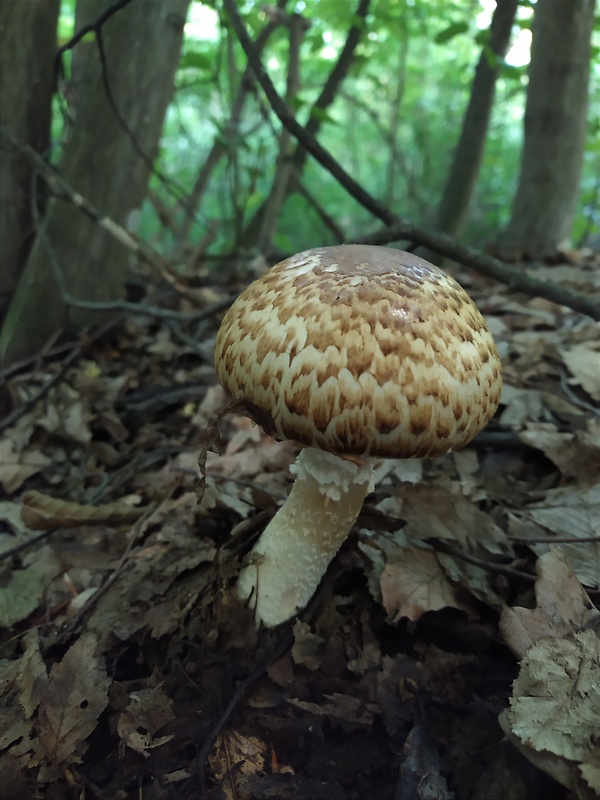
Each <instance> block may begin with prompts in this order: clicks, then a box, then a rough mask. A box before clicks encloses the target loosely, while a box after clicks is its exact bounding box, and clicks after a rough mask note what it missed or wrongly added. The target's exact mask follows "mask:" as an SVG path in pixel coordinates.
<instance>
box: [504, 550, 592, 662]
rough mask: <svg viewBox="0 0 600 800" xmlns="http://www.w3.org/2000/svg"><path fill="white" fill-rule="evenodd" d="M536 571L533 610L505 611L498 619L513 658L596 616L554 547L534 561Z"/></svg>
mask: <svg viewBox="0 0 600 800" xmlns="http://www.w3.org/2000/svg"><path fill="white" fill-rule="evenodd" d="M536 571H537V574H538V577H537V579H536V582H535V598H536V607H535V608H534V609H530V608H520V607H515V608H505V609H504V610H503V611H502V614H501V616H500V632H501V633H502V635H503V637H504V640H505V641H506V643H507V645H508V646H509V647H510V649H511V650H512V651H513V653H514V654H515V655H516V656H517V658H523V656H524V655H525V653H526V652H527V651H528V650H529V649H530V648H531V647H532V646H533V645H534V644H536V642H538V641H540V640H541V639H544V638H550V637H554V638H556V637H558V638H561V637H564V636H569V635H571V634H572V633H573V632H574V631H575V630H577V629H579V628H582V627H584V626H585V625H588V624H589V623H591V622H592V620H593V619H595V618H598V617H600V614H599V613H598V612H597V611H596V610H595V609H594V606H593V604H592V602H591V601H590V598H589V597H588V595H587V594H586V592H585V590H584V589H583V587H582V585H581V583H580V582H579V580H578V579H577V576H576V575H575V572H574V571H573V568H572V566H571V564H570V563H569V561H568V559H567V558H566V556H565V555H564V553H562V552H561V551H560V550H559V549H558V548H556V547H553V548H552V549H551V550H550V552H549V553H547V554H546V555H543V556H541V557H540V558H538V560H537V564H536Z"/></svg>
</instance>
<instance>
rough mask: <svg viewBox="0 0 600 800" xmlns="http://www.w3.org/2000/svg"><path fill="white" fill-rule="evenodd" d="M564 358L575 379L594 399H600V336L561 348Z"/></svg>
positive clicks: (574, 381) (573, 381) (560, 351)
mask: <svg viewBox="0 0 600 800" xmlns="http://www.w3.org/2000/svg"><path fill="white" fill-rule="evenodd" d="M559 353H560V355H561V356H562V360H563V361H564V362H565V365H566V367H567V369H568V370H569V372H570V373H571V375H573V376H574V379H573V380H571V381H570V382H571V383H575V384H579V385H580V386H581V387H582V388H583V389H585V391H586V392H587V393H588V394H589V395H590V397H593V398H594V400H600V337H598V335H596V337H595V338H594V340H593V341H589V342H580V343H579V344H575V345H571V346H570V347H565V348H559Z"/></svg>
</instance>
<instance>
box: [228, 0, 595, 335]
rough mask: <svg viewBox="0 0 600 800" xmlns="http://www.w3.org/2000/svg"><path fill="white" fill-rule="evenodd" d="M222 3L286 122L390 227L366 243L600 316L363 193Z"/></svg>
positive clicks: (590, 302)
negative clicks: (422, 255)
mask: <svg viewBox="0 0 600 800" xmlns="http://www.w3.org/2000/svg"><path fill="white" fill-rule="evenodd" d="M223 5H224V6H225V9H226V11H227V14H228V16H229V19H230V21H231V24H232V27H233V29H234V30H235V32H236V34H237V36H238V38H239V40H240V44H241V45H242V47H243V48H244V52H245V53H246V57H247V58H248V62H249V64H250V66H251V67H252V69H253V70H254V73H255V75H256V78H257V80H258V82H259V83H260V85H261V87H262V89H263V91H264V93H265V94H266V96H267V99H268V100H269V102H270V104H271V107H272V109H273V111H274V112H275V114H276V115H277V116H278V117H279V119H280V121H281V123H282V125H284V126H285V127H286V128H287V129H288V130H289V131H290V132H291V133H292V134H293V135H294V136H295V137H296V139H297V140H298V141H299V142H300V143H301V144H302V145H303V146H304V147H305V148H306V149H307V150H308V152H309V153H310V154H311V155H312V156H313V157H314V158H315V159H316V160H317V161H318V162H319V163H320V164H321V165H322V166H323V167H325V169H326V170H327V171H328V172H329V173H330V174H331V175H332V176H333V177H334V178H335V179H336V180H337V181H338V182H339V183H340V184H341V185H342V186H343V187H344V188H345V189H346V191H347V192H348V193H349V194H350V195H351V196H352V197H353V198H354V199H355V200H356V201H357V202H358V203H360V204H361V205H362V206H363V207H364V208H366V209H367V210H368V211H370V212H371V214H373V216H375V217H377V218H378V219H380V220H382V222H384V223H385V224H386V225H388V226H389V228H390V229H389V230H387V231H384V232H382V233H379V234H376V235H374V236H369V237H367V238H365V239H363V240H362V241H365V242H366V241H369V242H371V243H372V244H384V243H386V242H391V241H395V240H397V239H408V240H409V241H411V242H414V243H415V244H419V245H424V246H426V247H428V248H429V249H430V250H433V251H435V252H436V253H439V254H440V255H444V256H448V257H449V258H452V259H454V260H455V261H459V262H460V263H461V264H464V265H465V266H467V267H470V268H471V269H474V270H476V271H477V272H481V273H482V274H484V275H488V276H489V277H491V278H494V280H497V281H498V282H499V283H504V284H506V285H507V286H509V287H510V288H511V289H512V290H513V291H520V292H525V293H526V294H529V295H533V296H534V297H544V298H545V299H546V300H551V301H552V302H553V303H557V304H558V305H562V306H567V307H568V308H571V309H573V310H574V311H578V312H580V313H581V314H586V315H587V316H590V317H592V318H593V319H596V320H600V301H599V300H594V299H593V298H591V297H588V296H586V295H583V294H580V293H579V292H574V291H572V290H571V289H567V288H566V287H564V286H561V285H560V284H557V283H551V282H549V281H540V280H538V279H537V278H533V277H531V276H529V275H527V274H526V273H525V272H524V271H523V270H522V269H519V268H516V267H513V266H509V265H508V264H506V263H505V262H503V261H500V260H498V259H496V258H492V257H491V256H488V255H485V254H484V253H481V252H479V251H478V250H475V249H473V248H471V247H465V246H463V245H460V244H458V242H456V241H455V240H454V239H451V238H450V237H449V236H445V235H443V234H437V233H427V232H426V231H424V230H421V229H420V228H417V227H416V226H415V225H412V224H411V223H409V222H406V221H404V220H402V219H400V218H399V217H397V216H396V215H395V214H394V213H393V212H392V211H390V209H389V208H386V206H384V205H383V204H382V203H381V202H380V201H379V200H377V199H376V198H374V197H373V196H372V195H370V194H369V193H368V192H367V191H365V189H363V188H362V186H360V185H359V184H358V183H357V182H356V181H355V180H354V179H353V178H352V177H351V176H350V175H349V174H348V173H347V172H346V171H345V170H344V169H343V167H341V166H340V164H338V162H337V161H336V160H335V159H334V158H333V156H332V155H331V154H330V153H329V152H328V151H327V150H326V149H325V148H324V147H323V146H322V145H320V144H319V142H317V141H316V140H315V139H314V137H313V136H311V135H310V134H309V133H308V132H307V130H306V128H304V127H303V126H302V125H300V123H299V122H298V121H297V120H296V118H295V117H294V116H293V115H292V114H291V113H290V111H289V109H288V108H287V106H286V104H285V102H284V101H283V100H282V99H281V97H280V96H279V94H278V93H277V91H276V89H275V86H274V85H273V82H272V81H271V79H270V78H269V76H268V75H267V73H266V71H265V68H264V66H263V64H262V62H261V60H260V58H259V57H258V56H257V54H256V50H255V48H254V46H253V44H252V41H251V39H250V37H249V35H248V32H247V30H246V27H245V25H244V23H243V21H242V19H241V17H240V15H239V12H238V10H237V6H236V4H235V0H223Z"/></svg>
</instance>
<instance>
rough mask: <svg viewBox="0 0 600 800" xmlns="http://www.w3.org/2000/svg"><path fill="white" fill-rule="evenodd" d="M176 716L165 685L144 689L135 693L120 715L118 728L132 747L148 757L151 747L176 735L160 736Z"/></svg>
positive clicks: (124, 739)
mask: <svg viewBox="0 0 600 800" xmlns="http://www.w3.org/2000/svg"><path fill="white" fill-rule="evenodd" d="M173 719H175V715H174V714H173V701H172V700H171V699H170V698H169V697H167V695H166V694H165V693H164V690H163V688H162V686H155V687H153V688H151V689H140V691H137V692H132V693H131V695H130V703H129V705H128V706H127V708H126V709H125V711H124V712H123V713H122V714H121V715H120V717H119V721H118V723H117V731H118V733H119V736H120V737H121V739H122V740H123V742H124V743H125V744H126V745H127V746H128V747H131V749H132V750H135V752H136V753H140V754H141V755H143V756H144V757H145V758H148V756H149V755H150V751H151V750H153V749H155V748H156V747H160V746H161V745H163V744H166V743H167V742H170V741H171V739H172V738H173V736H172V735H168V736H156V733H157V732H158V731H159V730H160V729H161V728H163V727H164V726H165V725H167V723H169V722H172V721H173Z"/></svg>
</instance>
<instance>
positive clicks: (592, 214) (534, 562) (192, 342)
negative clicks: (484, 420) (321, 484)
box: [0, 0, 600, 800]
mask: <svg viewBox="0 0 600 800" xmlns="http://www.w3.org/2000/svg"><path fill="white" fill-rule="evenodd" d="M599 54H600V18H599V17H598V9H597V6H596V3H595V0H537V2H532V0H306V2H298V3H294V2H292V1H290V2H287V1H286V0H278V2H274V3H259V2H252V0H248V2H241V0H213V1H212V2H208V1H207V2H200V1H199V0H112V1H111V0H3V2H2V4H1V5H0V102H1V105H0V234H1V240H0V321H1V322H2V329H1V333H0V360H1V367H0V375H1V379H2V397H1V400H0V414H1V415H2V418H1V419H0V433H1V438H0V484H1V486H2V489H3V492H4V498H3V500H2V501H0V526H1V527H0V559H1V563H0V657H1V659H2V660H1V661H0V680H1V682H2V687H3V695H2V712H3V714H4V715H5V718H6V724H4V723H3V731H1V732H0V782H1V783H2V784H4V785H5V786H6V787H8V788H7V791H8V794H6V797H7V798H9V797H10V798H15V800H20V798H29V797H32V796H33V797H47V798H64V797H86V798H106V799H107V800H109V798H110V799H112V798H129V797H132V798H133V797H143V798H145V800H157V799H158V798H169V800H170V799H171V798H192V797H193V798H198V797H210V798H244V800H251V798H257V799H258V798H265V800H266V798H279V797H290V798H291V797H294V798H299V799H300V800H301V799H302V798H307V799H308V798H328V800H338V798H339V800H346V799H347V800H351V798H357V799H358V798H363V799H364V798H393V799H394V800H412V799H413V798H421V800H433V798H436V800H437V799H439V800H445V798H448V799H449V798H456V799H457V800H463V799H465V800H467V799H468V800H493V798H498V800H501V799H502V800H526V798H538V797H541V796H544V795H545V794H546V795H548V796H553V797H564V798H575V797H576V798H584V799H586V800H587V798H593V797H598V796H600V753H599V750H598V743H599V741H600V727H599V725H598V719H600V690H599V689H598V687H599V686H600V675H599V673H600V666H599V664H600V655H599V652H598V651H599V642H598V636H597V631H598V618H599V615H598V611H597V608H596V607H597V604H598V598H599V597H600V594H599V592H600V540H599V537H598V532H597V519H598V515H599V514H600V488H599V487H600V420H599V417H600V409H599V402H600V350H599V346H598V341H599V339H598V332H599V329H598V321H600V299H599V293H598V290H599V289H600V283H599V272H598V266H599V264H600V55H599ZM342 243H371V244H379V245H388V246H392V247H398V248H401V249H404V250H410V251H411V252H416V253H417V254H418V255H421V256H423V257H424V258H426V259H428V260H430V261H432V262H433V263H435V264H438V265H440V266H443V267H444V268H445V269H447V270H448V271H449V272H450V273H451V274H452V275H453V276H455V277H456V278H457V279H458V280H459V282H460V283H461V284H462V285H463V286H465V288H466V289H467V291H468V292H469V293H470V294H471V295H472V297H473V298H474V299H475V301H476V302H477V304H478V306H479V308H480V309H481V311H482V313H483V314H484V316H485V318H486V320H487V322H488V324H489V326H490V330H491V331H492V333H493V335H494V337H495V339H496V341H497V344H498V349H499V353H500V356H501V357H502V361H503V368H504V382H505V387H504V391H503V395H502V402H501V406H500V410H499V413H498V414H497V416H496V418H495V419H494V420H493V421H492V423H491V425H490V427H489V428H488V429H487V430H486V431H484V432H483V433H482V434H480V435H479V436H478V437H476V439H475V440H474V442H473V444H472V446H471V447H469V448H467V449H466V450H465V451H462V452H461V453H454V454H449V455H448V456H444V457H443V458H441V459H437V460H435V461H429V462H421V461H419V462H417V461H416V460H412V459H409V460H406V461H405V462H389V463H388V462H384V463H382V465H381V467H380V469H379V470H378V484H377V487H376V491H375V492H374V493H373V494H372V495H370V496H369V498H368V501H367V503H366V504H365V506H364V508H363V513H362V514H361V517H360V518H359V521H358V523H357V525H356V526H355V529H354V531H353V534H352V536H351V537H350V539H349V541H348V542H347V543H346V545H344V547H343V548H342V550H341V551H340V554H339V555H338V557H337V559H336V560H335V562H334V564H332V566H331V568H330V570H329V572H328V574H327V576H326V579H325V580H324V582H323V586H322V587H321V590H320V592H319V593H318V595H317V597H316V599H315V602H314V603H312V604H311V605H310V606H309V608H308V609H307V610H306V611H305V612H303V613H302V614H300V615H299V618H298V619H297V620H296V621H295V622H294V623H293V624H290V625H285V626H282V627H281V628H279V629H276V631H275V632H264V631H255V630H254V628H253V625H252V623H251V620H250V617H249V615H248V614H247V609H245V608H244V607H243V606H242V605H241V604H240V603H239V601H237V600H236V599H235V598H234V597H233V596H232V592H231V585H232V582H233V580H234V579H235V576H236V574H237V573H238V571H239V565H240V563H241V560H242V558H243V556H244V554H245V553H246V552H247V551H248V549H249V544H248V543H249V542H250V543H251V540H252V539H253V538H255V537H256V535H257V534H258V533H259V532H260V530H261V529H262V528H264V526H265V524H266V521H267V520H268V519H269V517H270V516H271V515H272V513H273V511H274V509H275V508H276V507H277V505H279V504H280V502H281V500H282V499H283V498H284V497H285V496H286V494H287V493H288V490H289V474H288V467H289V465H290V463H292V461H293V458H294V453H295V451H294V447H293V446H292V445H290V444H289V443H285V442H276V441H274V440H273V439H271V438H270V437H268V436H266V435H265V434H264V433H263V432H262V431H261V430H260V429H259V428H257V427H255V426H253V425H252V424H251V423H250V422H249V420H248V419H247V418H246V417H244V416H243V415H242V414H240V412H239V409H238V410H237V411H236V410H235V409H233V410H232V412H231V413H230V415H229V416H227V417H225V418H223V419H221V420H220V423H219V434H220V440H219V441H218V442H217V440H216V438H215V435H214V433H211V434H209V433H207V430H209V431H212V428H211V423H212V421H213V420H214V418H215V416H216V415H217V414H219V412H221V411H222V409H224V408H225V406H226V404H227V399H226V397H225V395H224V393H223V392H222V390H221V388H220V387H219V386H218V385H217V383H216V379H215V375H214V368H213V356H212V351H213V346H214V338H215V333H216V329H217V327H218V324H219V321H220V319H221V316H222V313H223V312H224V310H225V309H226V308H228V306H229V305H230V304H231V303H232V301H233V299H234V298H235V297H236V296H237V294H238V293H239V292H240V291H241V290H242V289H243V288H244V287H245V286H246V285H247V284H248V283H249V282H250V281H251V280H253V279H255V278H256V277H258V276H259V275H261V274H263V272H264V271H265V270H266V269H267V268H268V267H270V266H272V265H273V264H275V263H276V262H278V261H280V260H282V259H284V258H286V257H287V256H290V255H292V254H294V253H297V252H299V251H302V250H305V249H308V248H312V247H318V246H323V245H333V244H342ZM208 450H210V451H211V452H207V451H208ZM212 451H215V452H212ZM217 452H218V454H217ZM199 455H201V460H202V458H204V459H206V465H205V469H206V492H205V496H204V498H203V501H202V503H201V504H198V502H197V498H196V489H197V482H198V478H197V471H198V456H199ZM573 675H579V676H580V677H579V678H578V680H579V683H577V682H575V683H574V678H573ZM540 698H542V700H543V708H542V706H541V705H536V701H539V700H540Z"/></svg>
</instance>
